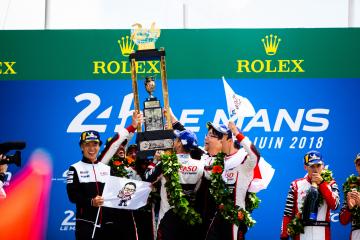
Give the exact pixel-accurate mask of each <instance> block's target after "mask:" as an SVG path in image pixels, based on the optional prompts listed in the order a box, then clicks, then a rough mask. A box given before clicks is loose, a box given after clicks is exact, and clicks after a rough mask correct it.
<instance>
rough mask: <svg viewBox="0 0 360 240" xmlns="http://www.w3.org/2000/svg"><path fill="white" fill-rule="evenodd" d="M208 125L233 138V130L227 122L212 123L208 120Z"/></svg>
mask: <svg viewBox="0 0 360 240" xmlns="http://www.w3.org/2000/svg"><path fill="white" fill-rule="evenodd" d="M206 127H207V128H210V127H211V128H213V129H214V130H215V131H217V132H219V133H222V134H226V135H228V138H231V136H232V133H231V130H230V129H229V128H228V127H227V126H226V125H225V124H216V123H212V122H207V123H206Z"/></svg>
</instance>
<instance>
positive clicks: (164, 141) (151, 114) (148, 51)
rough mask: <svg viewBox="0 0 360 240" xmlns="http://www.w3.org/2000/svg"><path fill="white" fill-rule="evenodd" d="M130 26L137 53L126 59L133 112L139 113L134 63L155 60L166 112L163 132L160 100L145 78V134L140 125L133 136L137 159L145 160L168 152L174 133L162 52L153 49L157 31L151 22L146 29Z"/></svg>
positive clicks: (153, 85) (135, 25)
mask: <svg viewBox="0 0 360 240" xmlns="http://www.w3.org/2000/svg"><path fill="white" fill-rule="evenodd" d="M133 27H137V28H135V29H132V31H131V39H132V40H133V41H134V43H135V44H136V45H138V50H137V51H135V52H132V53H131V54H130V56H129V60H130V63H131V65H130V66H131V79H132V87H133V93H134V105H135V110H137V111H139V112H140V104H139V92H138V86H137V68H136V62H138V61H153V60H159V61H160V68H161V71H160V72H161V83H162V84H161V85H162V92H163V101H164V108H165V110H166V116H165V118H166V122H167V124H166V126H167V129H165V124H164V116H163V109H162V107H161V104H160V100H158V99H157V98H156V97H155V96H154V95H153V94H154V92H155V79H154V77H152V76H147V77H146V78H145V82H144V84H145V89H146V91H147V92H148V94H149V96H148V97H147V98H146V100H145V101H144V108H143V113H144V119H145V120H144V125H145V131H144V132H142V128H141V126H138V129H137V130H138V133H137V136H136V143H137V146H138V154H137V155H138V158H140V159H149V158H152V157H153V156H154V154H155V151H156V150H168V149H172V147H173V144H174V134H173V131H172V124H171V117H170V112H169V93H168V86H167V79H166V64H165V50H164V48H161V49H160V50H158V49H155V42H156V40H157V39H158V37H159V36H160V29H155V23H153V24H152V26H151V28H150V29H143V28H142V26H141V24H134V25H133Z"/></svg>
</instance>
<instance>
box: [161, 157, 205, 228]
mask: <svg viewBox="0 0 360 240" xmlns="http://www.w3.org/2000/svg"><path fill="white" fill-rule="evenodd" d="M161 164H162V170H163V176H164V177H165V178H166V183H165V187H166V191H167V193H168V201H169V204H170V206H173V207H174V209H173V211H174V213H175V214H177V215H178V216H179V217H180V218H181V219H182V220H183V221H184V222H186V223H187V224H189V225H195V224H197V223H201V222H202V219H201V217H200V214H199V213H197V212H196V211H195V209H194V208H193V207H191V206H190V203H189V201H188V200H187V199H186V198H185V194H184V193H183V189H182V186H181V184H180V181H179V169H180V163H179V161H178V158H177V156H176V154H175V153H172V154H162V155H161Z"/></svg>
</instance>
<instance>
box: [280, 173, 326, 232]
mask: <svg viewBox="0 0 360 240" xmlns="http://www.w3.org/2000/svg"><path fill="white" fill-rule="evenodd" d="M320 175H321V177H322V178H323V181H324V182H327V183H330V182H331V181H332V180H333V177H332V171H331V170H329V169H324V170H322V171H321V174H320ZM309 191H310V189H309V190H308V193H309ZM308 193H307V194H308ZM307 194H306V195H307ZM323 203H324V198H323V196H322V195H321V194H319V205H321V204H323ZM302 212H303V207H301V209H300V210H299V212H298V213H297V214H296V215H295V217H294V218H293V219H292V220H291V221H290V223H289V224H288V225H287V232H288V234H289V235H290V236H291V237H295V236H296V235H299V234H300V233H304V222H303V219H302Z"/></svg>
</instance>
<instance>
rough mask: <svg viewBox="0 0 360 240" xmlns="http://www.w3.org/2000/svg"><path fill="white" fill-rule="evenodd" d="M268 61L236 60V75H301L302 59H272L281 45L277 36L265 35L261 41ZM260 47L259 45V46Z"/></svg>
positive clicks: (302, 69) (302, 70)
mask: <svg viewBox="0 0 360 240" xmlns="http://www.w3.org/2000/svg"><path fill="white" fill-rule="evenodd" d="M261 41H262V45H263V47H264V50H265V53H266V55H267V58H268V59H254V60H248V59H238V60H237V70H236V72H238V73H263V72H265V73H303V72H305V70H304V68H303V66H302V65H301V64H302V63H303V62H304V59H274V56H275V55H276V53H277V52H278V49H279V46H280V44H281V41H282V40H281V38H280V37H278V36H277V35H273V34H270V35H267V36H265V37H264V38H262V39H261ZM259 45H260V44H259Z"/></svg>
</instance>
